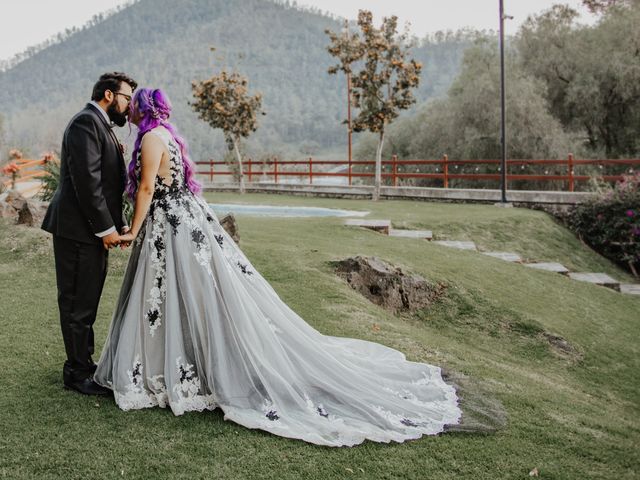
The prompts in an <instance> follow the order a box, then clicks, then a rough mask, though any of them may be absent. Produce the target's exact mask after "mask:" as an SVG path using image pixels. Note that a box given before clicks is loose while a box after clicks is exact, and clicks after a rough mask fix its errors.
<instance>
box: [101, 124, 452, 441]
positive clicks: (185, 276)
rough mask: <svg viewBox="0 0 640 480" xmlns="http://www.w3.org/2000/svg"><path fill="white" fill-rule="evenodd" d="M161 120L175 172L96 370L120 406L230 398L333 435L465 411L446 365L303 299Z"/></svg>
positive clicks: (424, 431) (410, 425)
mask: <svg viewBox="0 0 640 480" xmlns="http://www.w3.org/2000/svg"><path fill="white" fill-rule="evenodd" d="M151 133H152V134H156V135H158V136H160V137H161V138H162V139H163V140H164V141H165V143H166V144H167V146H168V149H169V152H170V154H171V172H172V173H171V179H167V180H165V181H163V180H162V179H161V178H160V177H158V178H157V179H156V190H155V193H154V198H153V202H152V206H151V209H150V211H149V214H148V217H147V219H146V221H145V226H144V227H143V229H142V230H141V232H140V234H139V235H138V237H137V239H136V240H135V241H134V243H133V244H132V250H131V257H130V259H129V263H128V266H127V270H126V274H125V277H124V281H123V285H122V289H121V292H120V296H119V299H118V303H117V306H116V309H115V313H114V316H113V320H112V322H111V326H110V330H109V334H108V337H107V339H106V343H105V346H104V349H103V351H102V355H101V357H100V360H99V362H98V368H97V371H96V372H95V375H94V379H95V381H96V382H98V383H99V384H101V385H103V386H106V387H108V388H110V389H112V390H113V392H114V398H115V401H116V403H117V405H118V406H119V407H120V408H122V409H123V410H132V409H141V408H147V407H154V406H160V407H170V408H171V410H172V411H173V413H174V414H175V415H181V414H183V413H184V412H187V411H194V410H195V411H202V410H205V409H208V410H213V409H215V408H220V409H222V411H223V412H224V418H225V419H226V420H232V421H234V422H236V423H238V424H240V425H244V426H245V427H248V428H258V429H262V430H265V431H267V432H270V433H273V434H275V435H280V436H283V437H289V438H297V439H301V440H304V441H306V442H310V443H314V444H318V445H328V446H343V445H348V446H351V445H356V444H359V443H361V442H363V441H364V440H366V439H369V440H373V441H376V442H389V441H391V440H393V441H396V442H403V441H405V440H408V439H415V438H419V437H420V436H422V435H431V434H436V433H439V432H441V431H442V430H443V429H444V427H445V425H447V424H456V423H458V422H459V420H460V416H461V411H460V409H459V407H458V399H457V396H456V392H455V390H454V388H453V387H452V386H450V385H448V384H446V383H445V382H444V381H443V379H442V376H441V373H440V368H439V367H436V366H432V365H427V364H423V363H414V362H409V361H407V360H406V359H405V356H404V355H403V354H402V353H400V352H398V351H396V350H393V349H391V348H388V347H385V346H383V345H379V344H376V343H372V342H368V341H363V340H357V339H352V338H339V337H331V336H327V335H323V334H321V333H320V332H318V331H317V330H315V329H314V328H312V327H311V326H310V325H308V324H307V323H306V322H305V321H304V320H303V319H302V318H301V317H300V316H298V315H297V314H296V313H295V312H294V311H293V310H291V309H290V308H289V307H288V306H287V305H286V304H285V303H284V302H283V301H282V300H281V299H280V298H279V297H278V294H277V293H276V292H275V291H274V290H273V288H272V287H271V286H270V285H269V283H268V282H267V281H266V280H265V279H264V278H263V277H262V276H261V275H260V273H258V272H257V271H256V270H255V269H254V268H253V266H252V265H251V263H250V262H249V260H247V258H246V257H245V256H244V254H243V253H242V251H241V250H240V248H239V247H238V246H237V245H236V244H235V242H234V241H233V240H232V239H231V237H230V236H229V235H228V234H227V233H226V231H225V230H224V229H223V228H222V227H221V226H220V224H219V222H218V219H217V218H216V215H215V214H214V212H213V211H212V210H211V209H210V207H209V206H208V205H207V203H206V202H205V201H204V200H203V199H202V198H200V197H198V196H195V195H193V194H192V193H191V192H190V191H189V190H188V189H186V187H185V185H184V178H183V173H182V172H183V169H182V161H181V155H180V150H179V148H178V145H177V144H176V143H175V141H174V140H173V138H172V137H171V135H170V134H169V133H168V132H167V131H166V130H165V129H164V128H161V127H159V128H158V129H156V130H154V131H152V132H151ZM138 168H139V159H138ZM169 180H170V181H171V184H170V185H169V184H167V183H165V182H168V181H169Z"/></svg>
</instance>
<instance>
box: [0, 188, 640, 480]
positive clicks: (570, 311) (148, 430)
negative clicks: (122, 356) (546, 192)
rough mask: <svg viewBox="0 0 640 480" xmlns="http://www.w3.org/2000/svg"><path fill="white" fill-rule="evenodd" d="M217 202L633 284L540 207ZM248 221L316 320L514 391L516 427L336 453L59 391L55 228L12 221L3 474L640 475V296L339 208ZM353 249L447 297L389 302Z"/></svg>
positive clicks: (258, 253)
mask: <svg viewBox="0 0 640 480" xmlns="http://www.w3.org/2000/svg"><path fill="white" fill-rule="evenodd" d="M207 198H208V199H209V200H211V201H214V202H220V203H230V202H242V203H262V204H270V205H282V204H286V205H307V206H326V207H338V208H347V209H353V210H366V211H370V212H371V214H370V215H369V218H389V219H391V220H392V221H393V224H394V226H395V227H405V228H416V229H417V228H427V229H431V230H433V231H434V234H436V235H437V236H438V237H440V238H449V239H455V240H467V239H468V240H473V241H475V242H476V243H477V244H478V245H479V246H480V247H481V248H482V249H485V250H503V251H504V250H509V251H515V252H518V253H520V254H521V255H522V256H523V257H525V258H529V259H532V260H533V259H535V260H545V261H559V262H561V263H563V264H564V265H566V266H567V267H569V268H571V269H572V270H576V271H601V272H606V273H609V274H610V275H612V276H614V277H616V278H618V279H620V280H625V281H630V280H631V277H629V276H628V275H627V274H625V273H624V272H623V271H621V270H619V269H618V268H617V267H615V266H614V265H612V264H610V263H609V262H607V261H606V260H604V259H602V258H600V257H598V256H597V255H595V254H594V253H593V252H592V251H591V250H589V249H588V248H586V247H584V246H583V245H582V244H581V243H580V242H579V241H577V240H576V239H575V238H574V237H573V236H572V235H571V234H570V233H569V232H568V231H566V230H565V229H563V228H562V227H560V226H559V225H558V224H556V223H555V222H554V221H553V220H552V219H551V218H550V217H549V216H548V215H546V214H544V213H542V212H537V211H529V210H523V209H499V208H495V207H493V206H483V205H454V204H441V203H425V202H410V201H383V202H379V203H372V202H370V201H366V200H335V199H321V198H304V197H290V196H287V197H285V196H278V195H261V194H250V195H245V196H244V197H240V196H238V195H235V194H226V193H225V194H219V193H213V194H207ZM237 218H238V223H239V228H240V236H241V247H242V248H243V250H244V252H245V253H246V254H247V256H248V257H249V258H250V259H251V261H252V263H253V264H254V266H255V267H256V268H257V269H258V270H259V271H260V272H261V273H262V274H263V275H264V276H265V278H267V279H268V280H269V281H270V282H271V283H272V285H273V286H274V288H275V289H276V290H277V292H278V293H279V294H280V296H281V297H282V299H283V300H284V301H285V302H287V303H288V304H289V305H290V306H291V307H292V308H293V309H294V310H295V311H296V312H298V313H299V314H300V315H301V316H302V317H303V318H305V319H306V320H307V321H308V322H309V323H310V324H311V325H313V326H314V327H315V328H317V329H318V330H320V331H321V332H324V333H327V334H331V335H344V336H353V337H358V338H364V339H368V340H373V341H377V342H381V343H384V344H386V345H389V346H392V347H394V348H398V349H400V350H402V351H404V352H405V353H406V354H407V356H408V357H409V358H410V359H412V360H419V361H425V362H429V363H435V364H438V365H442V366H444V367H446V368H447V369H449V370H451V371H453V372H457V373H458V374H461V375H465V376H467V377H468V378H469V379H470V380H473V381H474V382H477V383H478V384H479V385H481V386H482V388H483V389H484V390H485V391H486V392H487V393H488V394H489V395H490V396H491V397H493V398H497V399H498V400H499V401H500V402H501V403H502V404H503V406H504V409H505V410H506V412H507V415H508V424H507V426H506V427H505V428H504V429H502V430H500V431H499V432H498V433H496V434H492V435H481V434H462V433H449V434H444V435H440V436H436V437H425V438H423V439H421V440H418V441H414V442H408V443H405V444H392V445H384V444H382V445H381V444H374V443H370V442H367V443H365V444H363V445H360V446H357V447H354V448H341V449H332V448H327V447H317V446H312V445H307V444H304V443H303V442H300V441H295V440H288V439H284V438H278V437H275V436H272V435H269V434H267V433H264V432H261V431H251V430H247V429H245V428H243V427H240V426H237V425H235V424H233V423H230V422H224V421H223V420H222V415H221V414H220V412H219V411H216V412H207V413H190V414H186V415H184V416H183V417H174V416H173V415H172V414H171V412H170V411H166V410H161V409H152V410H145V411H135V412H122V411H120V410H119V409H118V408H116V407H115V405H114V403H113V400H112V399H106V400H104V399H100V400H98V401H96V399H95V398H88V397H83V396H80V395H76V394H74V393H70V392H67V391H63V390H62V388H61V366H62V362H63V361H64V348H63V345H62V340H61V336H60V332H59V326H58V315H57V306H56V292H55V277H54V270H53V258H52V254H51V242H50V239H49V238H48V236H47V235H45V234H44V233H43V232H40V231H38V230H36V229H26V228H22V227H15V226H9V225H7V224H6V223H3V224H0V289H1V292H2V294H1V296H0V299H1V300H0V311H1V312H2V313H1V314H0V329H1V331H2V335H1V336H0V352H1V353H0V362H2V363H1V365H0V387H1V388H2V390H1V391H2V394H1V395H0V424H1V425H2V427H1V428H2V430H1V435H0V478H11V479H22V478H42V479H46V478H64V479H76V478H77V479H85V478H140V479H148V478H189V479H193V478H196V479H200V478H202V479H204V478H228V479H244V478H249V479H253V478H256V479H257V478H267V479H289V478H291V479H293V478H296V479H297V478H310V479H322V480H326V479H330V478H372V479H396V478H397V479H414V478H415V479H424V478H438V479H448V478H451V479H454V478H473V479H502V478H523V479H524V478H530V477H529V471H530V470H531V469H533V468H534V467H537V468H538V470H539V471H540V478H548V479H576V478H602V479H627V478H628V479H631V478H636V477H637V476H638V475H640V458H639V453H638V444H639V443H640V420H639V417H640V415H639V414H640V405H639V402H638V399H639V398H640V395H639V394H640V388H639V387H640V373H639V372H640V355H639V353H640V346H639V342H638V340H639V339H640V334H639V333H638V332H639V330H640V329H638V324H639V323H640V298H638V297H633V296H625V295H621V294H619V293H616V292H614V291H611V290H608V289H605V288H602V287H597V286H592V285H588V284H584V283H580V282H575V281H571V280H569V279H567V278H566V277H563V276H561V275H557V274H552V273H547V272H541V271H535V270H532V269H528V268H525V267H522V266H520V265H514V264H510V263H507V262H503V261H501V260H497V259H493V258H490V257H486V256H484V255H480V254H478V253H474V252H461V251H456V250H450V249H447V248H446V247H441V246H438V245H435V244H432V243H429V242H426V241H417V240H411V239H403V238H394V237H385V236H382V235H379V234H376V233H374V232H371V231H368V230H361V229H357V228H347V227H344V226H342V220H341V219H339V218H320V219H318V218H313V219H309V218H306V219H305V218H301V219H277V218H255V217H246V216H239V217H237ZM356 254H364V255H376V256H378V257H381V258H382V259H384V260H386V261H389V262H391V263H394V264H397V265H400V266H402V267H404V268H405V269H406V270H408V271H412V272H415V273H419V274H421V275H423V276H424V277H426V278H427V279H429V280H431V281H434V282H443V283H446V284H447V285H448V286H449V288H448V293H447V295H446V296H445V297H444V298H442V299H441V300H440V301H439V302H438V303H437V304H436V305H434V306H433V307H432V308H430V309H428V310H425V311H422V312H419V314H417V315H415V316H411V317H407V316H403V317H396V316H393V315H391V314H389V313H386V312H385V311H383V310H381V309H380V308H378V307H376V306H374V305H372V304H370V303H369V302H368V301H367V300H365V299H364V298H363V297H361V296H359V295H358V294H357V293H355V292H354V291H353V290H351V289H350V288H349V287H348V286H347V285H346V284H345V283H344V282H343V281H342V280H340V279H339V278H338V277H336V276H335V275H334V274H333V272H332V269H331V265H330V262H331V261H332V260H336V259H341V258H344V257H347V256H350V255H356ZM126 256H127V252H120V251H114V252H112V256H111V258H110V262H111V265H110V274H109V277H108V279H107V284H106V286H105V293H104V297H103V300H102V303H101V307H100V312H99V318H98V320H97V322H96V336H97V343H98V345H101V343H102V341H103V340H104V337H105V335H106V330H107V327H108V323H109V321H110V316H111V311H112V308H113V306H114V304H115V301H116V295H117V293H118V288H119V284H120V281H121V278H122V274H123V269H124V265H125V262H126ZM374 324H377V326H379V327H380V328H379V329H378V328H373V326H374ZM541 331H547V332H550V333H553V334H556V335H560V336H562V337H563V338H565V339H566V340H567V341H568V342H569V343H570V344H571V345H572V346H573V347H574V349H575V351H576V353H575V354H573V355H565V354H562V353H559V352H557V351H556V350H554V349H553V348H551V347H550V346H549V345H548V343H547V341H546V340H545V339H544V338H543V336H542V335H540V332H541Z"/></svg>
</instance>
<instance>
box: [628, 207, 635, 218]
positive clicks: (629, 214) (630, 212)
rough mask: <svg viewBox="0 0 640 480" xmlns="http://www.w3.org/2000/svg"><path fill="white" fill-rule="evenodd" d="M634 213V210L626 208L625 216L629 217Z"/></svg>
mask: <svg viewBox="0 0 640 480" xmlns="http://www.w3.org/2000/svg"><path fill="white" fill-rule="evenodd" d="M634 215H635V212H634V211H633V210H631V209H629V210H627V217H629V218H631V217H633V216H634Z"/></svg>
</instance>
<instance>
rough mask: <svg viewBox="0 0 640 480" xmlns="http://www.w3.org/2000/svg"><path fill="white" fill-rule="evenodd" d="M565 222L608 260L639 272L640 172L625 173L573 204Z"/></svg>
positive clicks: (636, 272)
mask: <svg viewBox="0 0 640 480" xmlns="http://www.w3.org/2000/svg"><path fill="white" fill-rule="evenodd" d="M568 225H569V228H571V229H572V230H573V231H574V232H575V233H576V234H577V235H578V237H580V239H581V240H583V241H584V242H585V243H587V244H588V245H590V246H591V247H592V248H593V249H594V250H596V251H597V252H599V253H600V254H602V255H604V256H605V257H607V258H608V259H610V260H612V261H614V262H616V263H618V264H620V265H622V266H624V267H626V268H628V269H629V270H630V271H631V272H632V273H633V275H634V276H636V277H637V276H638V272H639V271H640V173H636V174H635V175H629V176H625V177H624V180H623V181H621V182H618V183H617V184H616V185H615V187H613V188H612V187H608V188H605V189H601V190H600V191H599V192H597V193H596V195H595V196H594V197H593V198H592V199H590V200H589V201H587V202H585V203H582V204H580V205H576V206H575V207H574V208H573V209H572V210H571V212H570V214H569V217H568Z"/></svg>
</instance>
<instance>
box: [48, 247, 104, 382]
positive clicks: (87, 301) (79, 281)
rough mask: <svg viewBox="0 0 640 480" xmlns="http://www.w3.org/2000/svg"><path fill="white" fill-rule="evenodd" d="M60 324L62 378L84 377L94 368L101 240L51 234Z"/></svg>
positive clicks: (101, 261) (99, 287) (100, 279)
mask: <svg viewBox="0 0 640 480" xmlns="http://www.w3.org/2000/svg"><path fill="white" fill-rule="evenodd" d="M53 252H54V256H55V263H56V280H57V284H58V308H59V310H60V326H61V327H62V338H63V339H64V347H65V350H66V353H67V360H66V361H65V362H64V367H63V377H64V381H65V382H67V383H68V382H73V381H77V380H83V379H85V378H87V377H89V376H90V375H91V374H92V373H93V372H94V371H95V364H94V363H93V360H92V358H91V356H92V355H93V352H94V338H93V324H94V322H95V320H96V314H97V312H98V303H99V302H100V295H101V294H102V287H103V286H104V281H105V278H106V276H107V264H108V257H109V251H108V250H105V249H104V247H103V246H102V242H100V243H97V242H96V243H94V244H89V243H83V242H78V241H76V240H71V239H68V238H63V237H59V236H57V235H54V236H53Z"/></svg>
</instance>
